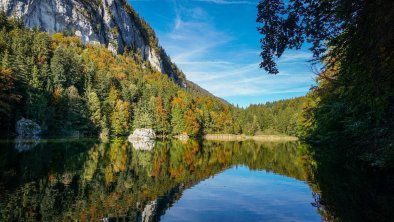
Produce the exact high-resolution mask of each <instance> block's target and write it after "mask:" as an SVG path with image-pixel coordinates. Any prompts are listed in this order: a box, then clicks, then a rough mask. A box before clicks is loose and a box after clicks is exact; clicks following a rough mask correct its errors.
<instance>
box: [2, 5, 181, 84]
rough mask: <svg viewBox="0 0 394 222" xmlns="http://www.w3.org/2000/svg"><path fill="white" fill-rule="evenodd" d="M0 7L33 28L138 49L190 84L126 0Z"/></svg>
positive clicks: (114, 47) (113, 48)
mask: <svg viewBox="0 0 394 222" xmlns="http://www.w3.org/2000/svg"><path fill="white" fill-rule="evenodd" d="M0 9H2V10H3V11H5V12H6V14H7V15H8V16H16V17H19V18H21V19H22V20H23V22H24V24H25V26H27V27H29V28H39V29H40V30H41V31H46V32H49V33H50V34H52V33H55V32H65V33H68V34H71V35H76V36H79V37H80V38H81V40H82V42H83V43H84V44H86V43H93V44H95V43H100V44H104V45H106V46H107V47H108V49H110V50H111V51H112V52H114V53H123V52H124V50H125V49H128V50H135V51H138V52H139V53H140V54H141V57H142V59H143V60H146V61H149V63H150V65H151V66H152V67H153V68H155V69H156V70H158V71H160V72H162V73H165V74H167V75H169V76H170V77H171V78H172V79H173V80H175V81H176V82H177V83H178V85H180V86H182V87H186V80H185V76H184V74H183V73H182V72H181V71H180V70H179V69H178V68H177V67H176V65H175V64H173V63H172V62H171V60H170V58H169V57H168V56H167V54H166V53H165V51H164V50H163V49H162V48H161V47H160V46H159V45H158V40H157V38H156V36H155V33H154V31H153V30H152V28H151V27H150V26H149V25H148V24H147V23H146V22H145V21H144V20H143V19H141V18H140V17H139V16H138V14H137V13H136V12H135V11H134V10H133V8H132V7H131V6H130V5H129V4H128V3H127V1H126V0H0Z"/></svg>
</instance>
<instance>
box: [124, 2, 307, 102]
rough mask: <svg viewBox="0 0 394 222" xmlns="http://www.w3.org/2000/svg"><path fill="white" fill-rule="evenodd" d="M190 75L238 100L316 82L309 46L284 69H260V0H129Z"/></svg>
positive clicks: (272, 96) (297, 91) (279, 94)
mask: <svg viewBox="0 0 394 222" xmlns="http://www.w3.org/2000/svg"><path fill="white" fill-rule="evenodd" d="M129 2H130V3H131V5H132V6H133V7H134V9H135V10H136V11H137V12H138V13H139V14H140V15H141V16H142V17H143V18H144V19H145V20H146V21H147V22H148V23H149V24H150V25H151V26H152V28H153V29H154V30H155V32H156V34H157V36H158V38H159V44H160V45H161V46H163V47H164V49H165V50H166V51H167V53H168V54H169V55H170V57H171V58H172V60H173V61H174V62H175V63H176V64H177V65H178V67H180V69H182V70H183V72H184V73H185V74H186V77H187V78H188V79H189V80H191V81H193V82H195V83H197V84H199V85H200V86H202V87H203V88H205V89H207V90H208V91H210V92H211V93H213V94H214V95H216V96H219V97H222V98H224V99H226V100H227V101H229V102H230V103H232V104H238V105H240V106H243V107H245V106H248V105H249V104H257V103H265V102H267V101H275V100H279V99H286V98H292V97H296V96H302V95H305V94H306V93H307V91H308V90H309V88H310V87H311V86H312V85H313V84H314V81H313V78H314V74H313V72H312V71H311V66H310V64H309V63H308V62H307V60H308V59H310V58H311V54H310V53H309V51H308V50H306V49H302V50H298V51H287V52H286V53H285V54H284V55H283V56H282V57H281V59H279V60H278V67H279V72H280V73H279V74H278V75H270V74H267V73H266V72H265V71H264V70H263V69H260V68H259V63H260V56H259V53H260V42H259V40H260V38H261V36H260V35H259V34H258V32H257V30H256V27H257V26H258V24H257V23H256V14H257V9H256V5H257V3H258V2H259V0H129Z"/></svg>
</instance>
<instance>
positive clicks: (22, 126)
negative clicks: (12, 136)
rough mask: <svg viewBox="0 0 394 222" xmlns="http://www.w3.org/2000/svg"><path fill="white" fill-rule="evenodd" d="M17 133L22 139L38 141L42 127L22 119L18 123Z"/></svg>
mask: <svg viewBox="0 0 394 222" xmlns="http://www.w3.org/2000/svg"><path fill="white" fill-rule="evenodd" d="M16 133H17V134H18V138H20V139H24V138H25V139H32V138H34V139H37V138H39V137H40V134H41V127H40V126H39V125H38V124H37V123H35V122H34V121H32V120H29V119H25V118H22V119H20V120H19V121H17V122H16Z"/></svg>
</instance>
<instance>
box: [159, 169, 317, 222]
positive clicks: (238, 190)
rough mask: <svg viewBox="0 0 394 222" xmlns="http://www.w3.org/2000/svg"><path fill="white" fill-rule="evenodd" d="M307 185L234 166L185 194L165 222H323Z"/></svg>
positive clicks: (164, 217) (167, 215) (163, 219)
mask: <svg viewBox="0 0 394 222" xmlns="http://www.w3.org/2000/svg"><path fill="white" fill-rule="evenodd" d="M312 202H313V198H312V193H311V190H310V189H309V187H308V185H307V184H306V183H305V182H302V181H298V180H296V179H293V178H288V177H285V176H281V175H277V174H273V173H267V172H264V171H251V170H249V169H248V168H246V167H234V168H231V169H229V170H227V171H224V172H223V173H221V174H219V175H217V176H215V177H213V178H210V179H207V180H205V181H203V182H201V183H200V184H198V185H196V186H194V187H192V188H191V189H188V190H186V191H184V193H183V195H182V198H181V199H180V200H179V201H178V202H177V203H175V204H174V206H173V207H172V208H170V209H168V210H167V212H166V214H165V215H164V216H163V217H162V218H161V219H162V221H286V222H291V221H320V220H321V219H320V216H319V214H318V213H317V212H316V209H315V208H314V207H313V206H312V205H311V203H312Z"/></svg>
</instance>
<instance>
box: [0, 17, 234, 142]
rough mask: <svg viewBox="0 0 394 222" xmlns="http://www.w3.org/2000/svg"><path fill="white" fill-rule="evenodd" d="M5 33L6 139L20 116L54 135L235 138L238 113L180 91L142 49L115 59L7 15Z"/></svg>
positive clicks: (0, 50)
mask: <svg viewBox="0 0 394 222" xmlns="http://www.w3.org/2000/svg"><path fill="white" fill-rule="evenodd" d="M0 30H1V31H0V61H1V66H0V77H1V78H0V121H1V131H3V132H5V134H11V133H12V132H13V130H14V126H15V122H16V121H17V120H19V119H20V118H22V117H24V118H29V119H32V120H34V121H36V122H37V123H38V124H39V125H40V126H41V127H42V128H43V130H44V133H45V134H49V135H52V134H57V135H68V134H72V133H74V132H78V133H83V134H84V135H97V134H99V133H103V134H107V135H127V134H129V133H130V132H132V130H133V129H135V128H141V127H149V128H151V127H152V128H154V130H155V131H156V132H157V133H158V134H159V135H169V134H181V133H187V134H189V135H197V134H201V133H209V132H219V133H220V132H222V133H234V126H233V125H234V119H233V116H234V115H233V113H234V110H235V108H234V107H232V106H231V105H229V104H227V103H224V102H222V101H221V100H219V99H218V98H216V97H213V96H209V95H207V94H206V93H204V92H200V91H199V90H198V89H193V88H190V89H184V88H181V87H180V86H179V85H178V84H176V83H175V82H174V81H173V80H171V79H170V78H169V77H168V76H167V75H163V74H161V73H159V72H158V71H155V69H153V68H152V67H151V66H150V64H149V63H148V62H145V61H143V60H142V59H141V56H140V55H138V50H132V49H130V50H127V51H126V52H124V54H123V55H114V54H113V53H112V52H111V51H109V50H108V49H107V48H105V47H104V46H100V45H91V44H87V45H83V44H82V43H81V41H80V39H79V38H78V37H75V36H66V35H64V34H62V33H56V34H54V35H52V36H50V35H49V34H47V33H44V32H40V31H38V30H30V29H25V28H24V27H23V25H22V23H21V21H18V20H14V19H9V18H7V17H6V15H5V14H4V13H1V14H0ZM189 85H190V86H192V85H191V84H189ZM3 135H4V134H3Z"/></svg>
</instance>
